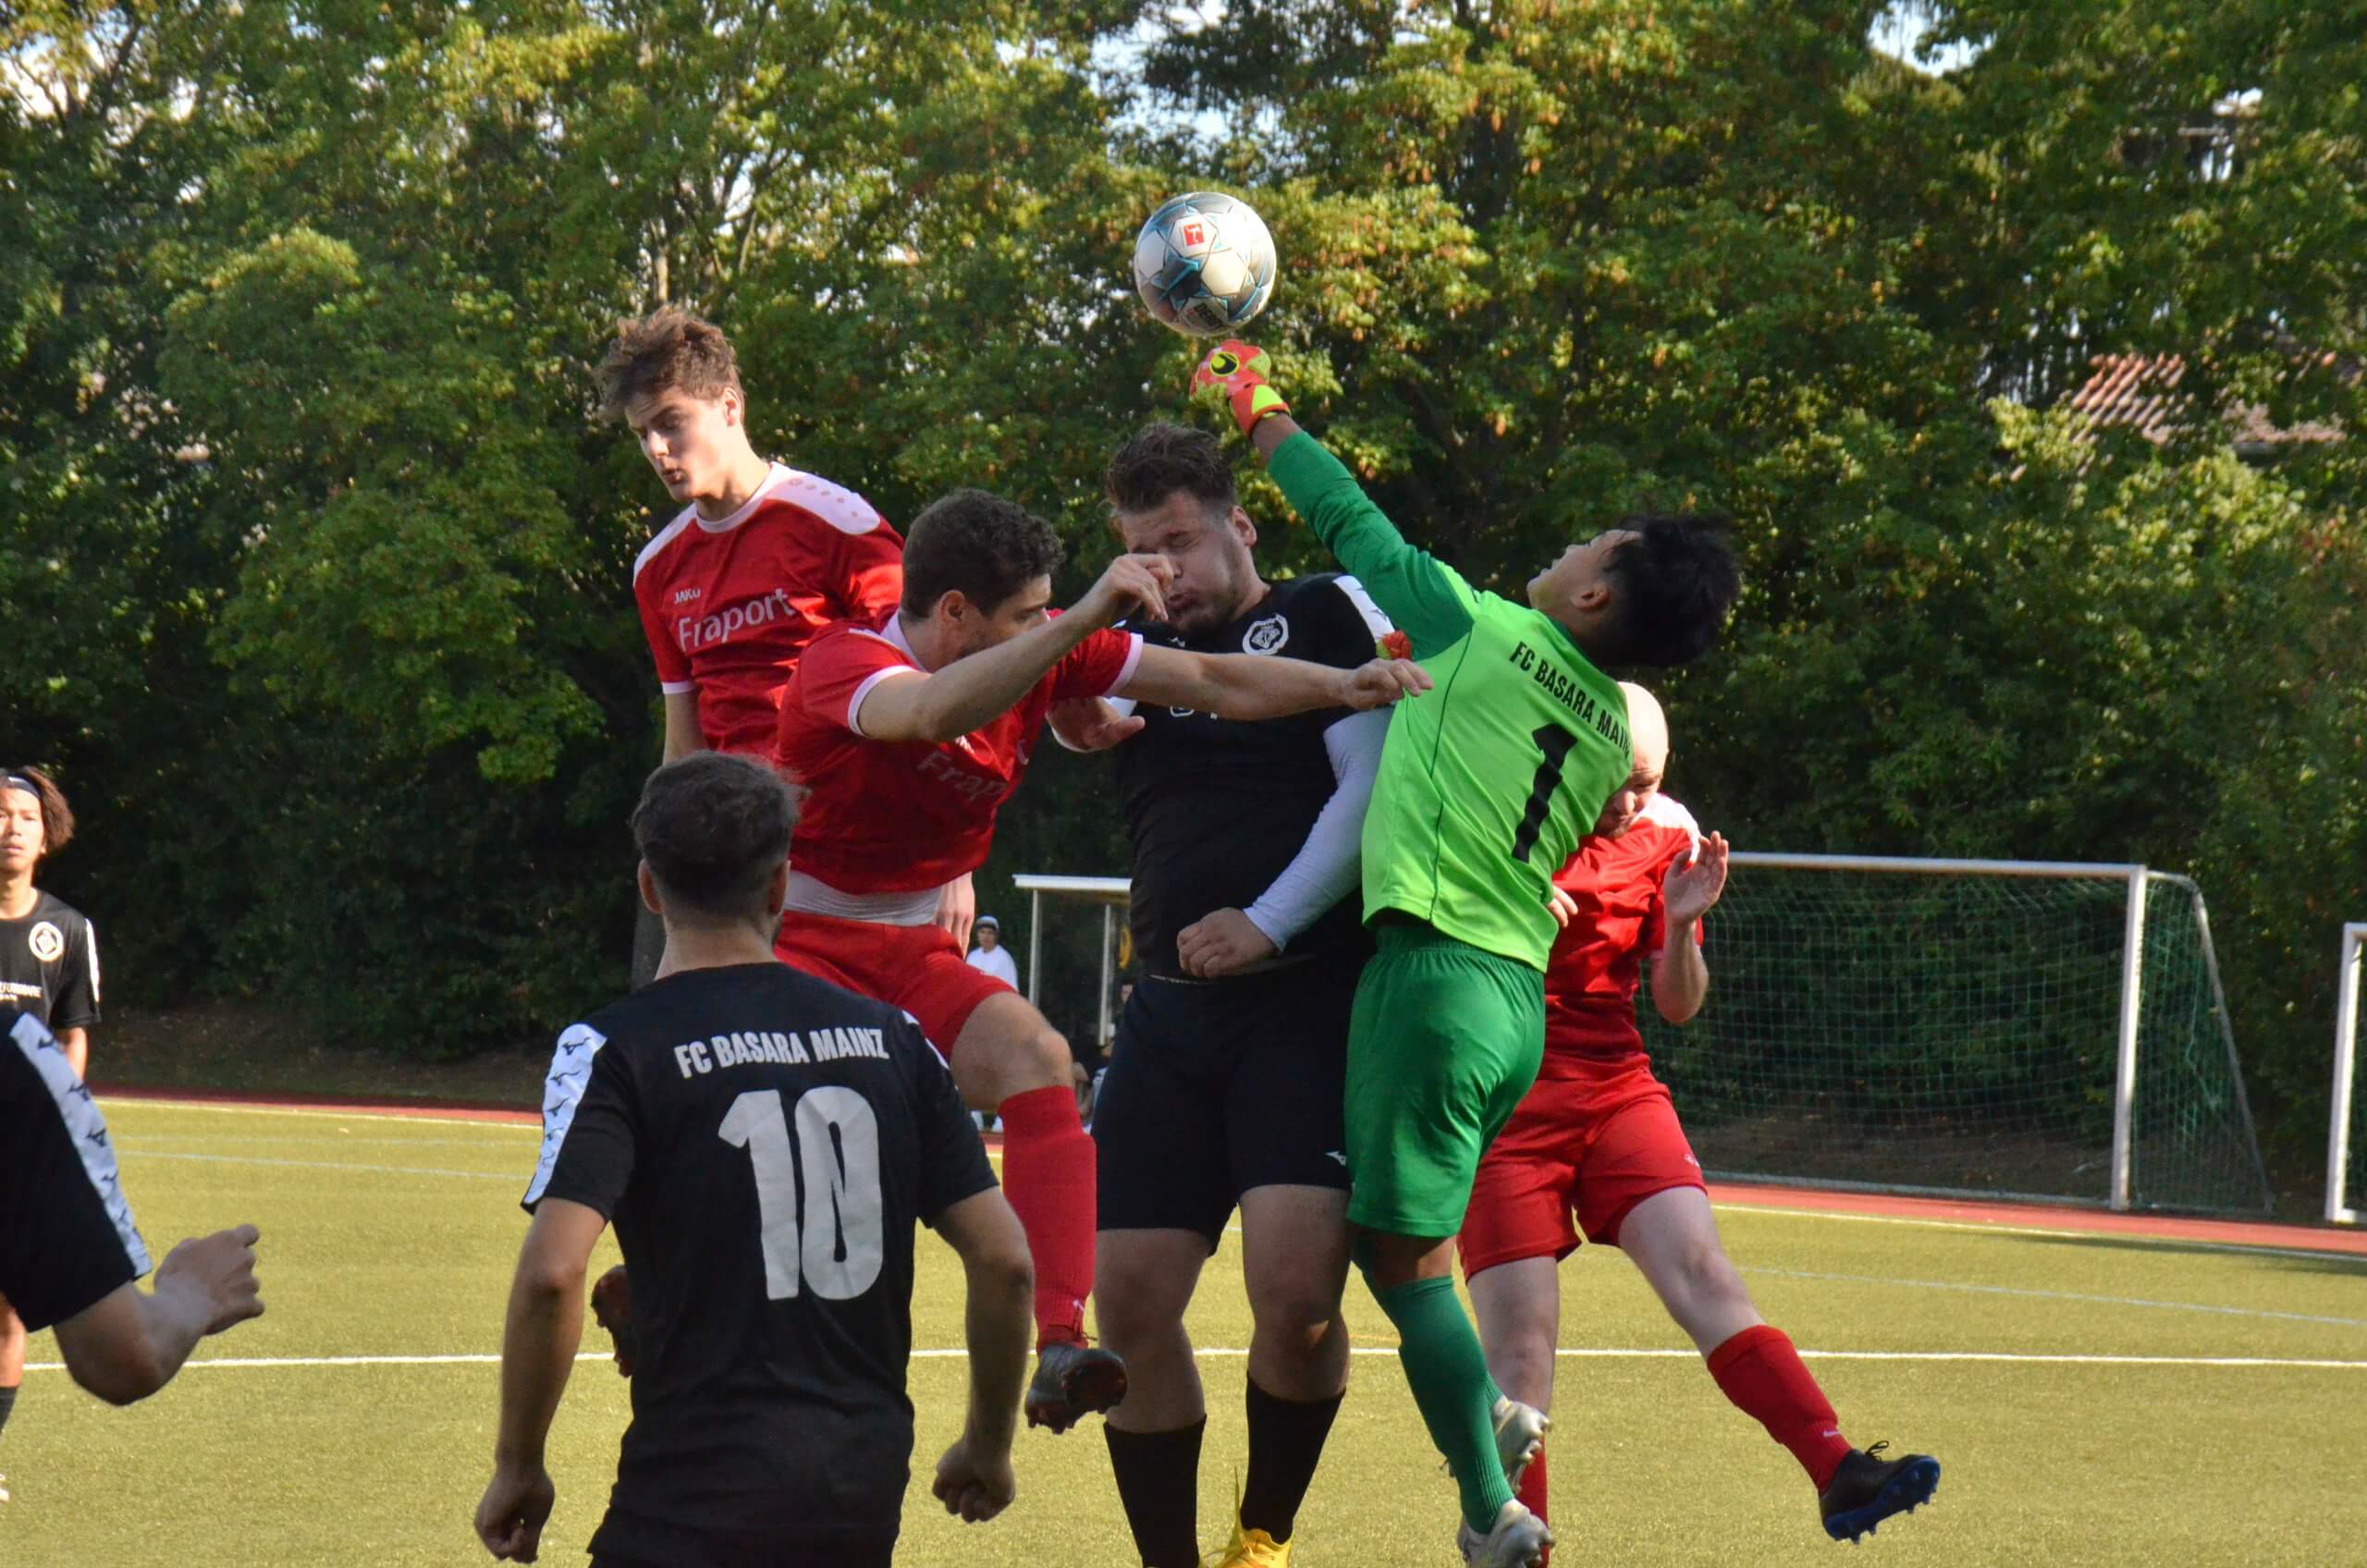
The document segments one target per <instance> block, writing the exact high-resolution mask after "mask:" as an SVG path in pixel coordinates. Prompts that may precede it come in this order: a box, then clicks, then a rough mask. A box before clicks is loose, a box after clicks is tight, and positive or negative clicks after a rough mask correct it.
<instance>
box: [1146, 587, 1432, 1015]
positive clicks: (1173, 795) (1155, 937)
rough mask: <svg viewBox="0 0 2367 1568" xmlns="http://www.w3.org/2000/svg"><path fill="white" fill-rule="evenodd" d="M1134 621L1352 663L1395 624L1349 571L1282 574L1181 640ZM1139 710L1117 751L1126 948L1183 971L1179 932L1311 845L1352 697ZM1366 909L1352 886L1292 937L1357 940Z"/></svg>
mask: <svg viewBox="0 0 2367 1568" xmlns="http://www.w3.org/2000/svg"><path fill="white" fill-rule="evenodd" d="M1140 630H1141V631H1142V634H1143V640H1144V641H1145V642H1146V643H1151V644H1153V645H1155V646H1158V647H1162V648H1181V649H1184V650H1185V651H1187V652H1190V653H1196V654H1240V653H1249V654H1277V655H1286V656H1288V657H1291V658H1296V659H1305V660H1307V661H1308V662H1309V663H1313V664H1328V665H1331V666H1334V667H1336V668H1343V669H1353V668H1355V667H1356V666H1358V665H1361V664H1364V663H1367V662H1368V661H1369V660H1372V659H1374V658H1377V657H1379V656H1380V652H1379V642H1380V637H1381V636H1382V635H1384V634H1385V633H1386V632H1387V631H1389V623H1388V621H1387V620H1386V619H1384V618H1383V617H1382V616H1381V614H1380V611H1379V610H1378V609H1375V608H1373V607H1372V604H1371V601H1370V600H1369V599H1367V598H1366V597H1365V595H1364V590H1363V588H1362V587H1361V586H1359V585H1358V584H1357V582H1356V581H1355V579H1354V578H1352V577H1343V576H1341V575H1339V574H1337V573H1334V572H1324V573H1321V574H1319V575H1318V576H1313V577H1297V578H1292V579H1290V580H1288V581H1286V582H1277V583H1275V584H1274V585H1273V588H1272V590H1271V591H1270V592H1269V593H1268V594H1267V595H1266V596H1265V597H1264V598H1263V599H1260V600H1259V601H1258V602H1257V605H1255V606H1252V607H1251V609H1250V610H1249V613H1247V614H1246V615H1244V616H1242V617H1240V618H1239V619H1235V620H1233V621H1231V622H1229V623H1227V624H1226V625H1223V626H1220V627H1218V628H1216V629H1215V630H1214V631H1208V632H1205V633H1203V634H1201V635H1199V636H1197V637H1194V638H1191V639H1189V640H1186V639H1184V638H1182V637H1179V636H1177V635H1176V634H1175V632H1174V631H1173V630H1172V629H1171V628H1168V627H1165V626H1147V627H1143V628H1141V629H1140ZM1137 711H1138V712H1139V713H1140V714H1141V716H1142V718H1143V721H1144V723H1143V729H1142V732H1141V733H1140V734H1138V735H1136V736H1135V737H1134V739H1133V740H1131V741H1127V742H1126V743H1125V744H1124V745H1123V746H1122V747H1120V748H1119V750H1118V784H1119V789H1120V790H1121V791H1122V794H1123V795H1124V797H1125V803H1126V827H1127V830H1128V832H1129V833H1130V834H1131V835H1132V836H1133V839H1134V907H1133V912H1132V917H1131V918H1132V922H1133V925H1134V952H1135V953H1136V955H1137V956H1138V960H1139V962H1143V963H1144V964H1146V965H1147V966H1148V968H1149V969H1150V971H1151V973H1152V974H1182V973H1183V970H1182V966H1181V965H1180V964H1179V963H1178V962H1177V961H1176V957H1175V937H1176V934H1177V933H1178V932H1180V931H1182V930H1183V929H1184V927H1185V926H1187V925H1191V924H1192V923H1193V922H1195V921H1196V920H1198V919H1200V918H1201V917H1203V916H1204V915H1207V914H1209V913H1213V912H1215V911H1217V910H1220V909H1247V908H1248V907H1249V906H1250V905H1251V904H1253V903H1255V902H1257V897H1258V895H1259V894H1261V893H1263V892H1264V891H1265V890H1266V888H1267V887H1268V885H1269V884H1270V883H1271V882H1272V881H1273V880H1274V878H1275V877H1277V876H1280V875H1282V869H1283V868H1284V867H1285V866H1287V865H1289V864H1291V862H1292V861H1293V860H1294V859H1295V858H1296V857H1297V855H1298V852H1299V850H1300V849H1301V848H1302V847H1304V846H1305V844H1306V837H1307V834H1308V832H1309V830H1310V829H1312V828H1313V827H1314V826H1315V819H1316V817H1317V816H1318V815H1320V814H1321V812H1322V810H1323V806H1324V802H1327V801H1329V800H1330V799H1331V791H1332V790H1333V789H1334V788H1335V787H1336V784H1337V779H1336V778H1335V777H1334V775H1333V773H1332V769H1331V753H1330V752H1329V751H1328V750H1327V749H1326V748H1325V745H1324V741H1323V732H1324V731H1325V730H1327V729H1330V728H1331V726H1332V725H1334V724H1337V723H1338V722H1340V721H1341V720H1342V719H1343V718H1346V717H1349V710H1348V709H1346V708H1320V709H1317V710H1316V711H1314V712H1312V713H1303V714H1296V715H1294V716H1293V717H1288V718H1273V719H1262V720H1257V721H1248V720H1239V719H1226V718H1218V717H1213V716H1211V715H1208V714H1203V713H1195V712H1193V711H1192V710H1190V709H1188V708H1165V707H1155V706H1152V705H1150V704H1144V705H1143V706H1142V707H1141V708H1140V709H1138V710H1137ZM1362 918H1363V910H1362V907H1361V904H1360V900H1358V899H1357V897H1356V896H1355V894H1354V893H1353V892H1351V893H1350V894H1349V895H1348V896H1347V897H1346V898H1343V899H1342V900H1340V901H1339V902H1338V903H1337V904H1334V905H1333V906H1332V907H1331V910H1330V911H1329V912H1327V913H1325V914H1324V915H1323V916H1322V917H1321V918H1320V919H1318V921H1316V923H1315V924H1314V925H1311V926H1309V927H1308V928H1307V929H1306V930H1305V931H1304V932H1302V933H1300V934H1299V936H1298V937H1296V938H1295V939H1294V941H1293V942H1292V943H1291V946H1290V950H1291V951H1292V952H1293V953H1303V954H1310V955H1317V956H1325V955H1342V954H1346V953H1351V952H1354V953H1362V952H1363V951H1364V950H1365V946H1364V944H1365V940H1366V938H1365V937H1364V934H1363V930H1362Z"/></svg>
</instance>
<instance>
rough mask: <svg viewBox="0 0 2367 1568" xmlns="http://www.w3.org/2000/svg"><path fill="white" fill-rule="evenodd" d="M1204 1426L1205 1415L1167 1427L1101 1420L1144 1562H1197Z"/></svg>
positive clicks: (1185, 1567)
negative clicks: (1131, 1428) (1132, 1427)
mask: <svg viewBox="0 0 2367 1568" xmlns="http://www.w3.org/2000/svg"><path fill="white" fill-rule="evenodd" d="M1207 1431H1208V1417H1207V1416H1205V1415H1203V1416H1201V1417H1200V1418H1199V1419H1198V1420H1197V1421H1195V1422H1193V1423H1192V1424H1191V1425H1190V1426H1188V1427H1175V1428H1174V1429H1173V1430H1171V1431H1166V1432H1122V1431H1120V1430H1119V1429H1118V1428H1117V1427H1112V1426H1110V1424H1109V1423H1108V1422H1106V1421H1105V1422H1103V1423H1102V1424H1101V1435H1102V1436H1103V1437H1105V1438H1107V1439H1109V1441H1110V1469H1111V1470H1112V1471H1113V1472H1115V1473H1116V1475H1117V1477H1118V1501H1120V1502H1122V1503H1123V1504H1125V1507H1126V1523H1127V1525H1129V1526H1131V1527H1132V1528H1133V1530H1134V1550H1137V1551H1139V1552H1141V1553H1142V1557H1143V1568H1200V1438H1201V1436H1202V1435H1203V1434H1204V1433H1206V1432H1207Z"/></svg>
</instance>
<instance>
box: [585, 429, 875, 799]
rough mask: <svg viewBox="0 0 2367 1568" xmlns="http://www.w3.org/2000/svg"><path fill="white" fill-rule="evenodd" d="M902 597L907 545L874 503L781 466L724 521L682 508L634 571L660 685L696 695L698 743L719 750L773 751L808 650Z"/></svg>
mask: <svg viewBox="0 0 2367 1568" xmlns="http://www.w3.org/2000/svg"><path fill="white" fill-rule="evenodd" d="M903 591H904V542H903V540H902V539H901V538H900V537H898V535H897V533H896V531H895V530H894V529H892V528H890V527H889V526H888V521H887V520H886V519H885V518H883V517H881V516H880V515H879V513H878V512H877V511H876V510H875V509H873V508H872V505H871V503H870V502H868V501H866V500H865V499H864V498H863V497H862V496H858V495H856V494H855V493H854V492H853V491H852V490H848V489H844V488H842V487H840V486H839V485H836V484H831V483H830V482H829V481H828V480H827V479H816V477H815V476H814V475H812V474H810V473H800V472H797V471H796V470H795V469H793V468H784V467H783V466H781V465H780V464H779V463H775V464H773V471H772V476H771V477H770V478H768V479H767V480H766V481H765V483H764V484H762V485H760V486H758V487H757V490H756V493H755V494H754V496H749V497H748V501H747V504H746V505H744V506H742V508H740V509H739V510H737V511H735V512H733V513H732V514H731V515H730V517H727V518H725V519H723V520H722V521H720V522H709V521H706V520H705V519H704V518H702V517H700V516H699V515H698V508H696V507H686V508H683V510H682V514H681V516H680V517H677V518H676V519H675V520H674V521H671V522H669V523H668V524H667V525H666V526H665V527H664V528H662V529H660V530H659V531H658V533H657V537H656V538H655V539H652V540H651V541H650V542H649V544H648V546H647V547H646V548H644V550H643V551H642V552H641V557H640V558H639V559H638V560H636V561H634V562H633V563H632V596H633V602H634V603H635V604H636V605H637V606H639V607H640V609H641V630H642V633H643V635H644V636H646V637H647V638H648V639H649V651H650V653H651V654H653V655H656V660H657V682H658V686H659V687H660V689H661V690H664V691H667V692H697V693H698V696H699V740H700V741H701V742H702V743H704V744H705V745H706V746H707V747H708V748H709V749H711V750H714V751H718V752H758V753H761V752H763V751H764V750H765V748H767V747H768V746H770V745H771V744H772V741H773V731H774V729H775V728H776V727H777V725H778V723H779V711H780V695H781V690H782V688H783V687H785V686H787V685H788V684H789V677H790V673H791V671H792V670H794V669H795V668H797V656H798V655H799V654H800V653H802V652H803V650H804V647H805V644H806V643H810V642H812V641H813V640H814V636H815V634H816V632H818V631H821V629H822V628H823V627H825V626H828V625H829V624H830V623H831V622H832V621H837V620H867V619H871V618H873V617H874V616H876V615H877V614H878V613H879V612H880V611H881V610H885V609H892V608H894V607H895V605H896V601H897V599H898V598H899V597H901V595H902V594H903Z"/></svg>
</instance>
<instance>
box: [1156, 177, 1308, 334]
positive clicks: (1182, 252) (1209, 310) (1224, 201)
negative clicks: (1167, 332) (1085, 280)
mask: <svg viewBox="0 0 2367 1568" xmlns="http://www.w3.org/2000/svg"><path fill="white" fill-rule="evenodd" d="M1134 288H1136V289H1137V290H1139V291H1140V292H1141V294H1142V297H1143V303H1144V304H1145V305H1147V306H1148V307H1149V309H1150V313H1151V314H1152V315H1155V316H1157V317H1158V318H1159V320H1160V321H1161V322H1162V323H1164V324H1166V325H1169V326H1171V327H1173V328H1174V329H1175V330H1176V331H1178V332H1181V333H1184V334H1185V335H1187V336H1189V337H1223V336H1224V335H1225V334H1226V333H1229V332H1232V331H1233V330H1235V329H1236V328H1238V327H1241V326H1243V325H1246V324H1247V323H1248V322H1249V321H1250V319H1251V318H1252V317H1254V316H1256V315H1257V312H1260V311H1262V310H1264V309H1265V308H1266V301H1268V300H1270V299H1272V298H1273V297H1274V237H1273V236H1272V235H1270V234H1269V233H1267V232H1266V224H1265V220H1264V219H1262V218H1260V217H1259V216H1258V215H1257V214H1256V213H1254V212H1252V211H1251V210H1250V207H1249V203H1248V202H1240V201H1235V200H1234V199H1233V197H1231V196H1227V195H1224V194H1222V193H1220V192H1218V191H1214V190H1195V191H1194V192H1192V193H1191V194H1190V195H1188V196H1178V197H1176V198H1175V200H1173V201H1172V202H1168V203H1167V204H1166V205H1165V206H1163V207H1161V208H1159V211H1157V212H1155V213H1153V214H1151V215H1150V221H1149V222H1148V223H1147V224H1145V225H1143V231H1142V233H1141V234H1140V235H1138V236H1137V237H1136V238H1135V239H1134Z"/></svg>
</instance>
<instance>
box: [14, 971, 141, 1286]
mask: <svg viewBox="0 0 2367 1568" xmlns="http://www.w3.org/2000/svg"><path fill="white" fill-rule="evenodd" d="M146 1272H148V1253H147V1249H146V1248H144V1247H142V1246H141V1244H140V1231H138V1229H137V1228H135V1227H134V1226H133V1224H132V1222H131V1207H130V1205H129V1204H128V1203H126V1202H125V1201H124V1196H123V1187H122V1185H121V1183H120V1182H117V1179H116V1169H115V1145H114V1144H113V1143H112V1142H111V1141H110V1140H109V1139H108V1137H107V1124H106V1121H105V1120H104V1118H102V1117H101V1116H100V1115H99V1108H98V1107H97V1106H96V1105H95V1104H93V1103H92V1099H91V1091H90V1090H89V1089H88V1088H86V1087H85V1086H84V1085H83V1083H82V1081H81V1080H80V1078H77V1077H75V1076H74V1070H73V1068H71V1067H69V1066H67V1062H66V1052H65V1050H64V1049H63V1048H62V1047H59V1045H58V1044H57V1042H56V1040H55V1038H53V1037H52V1036H51V1035H50V1033H49V1031H48V1030H47V1029H44V1028H43V1027H42V1023H41V1020H40V1019H38V1018H35V1017H34V1016H33V1015H32V1014H31V1013H30V1012H26V1011H18V1010H15V1009H10V1008H7V1007H0V1295H5V1296H6V1297H7V1298H8V1304H9V1305H11V1306H13V1307H15V1308H16V1309H17V1316H18V1317H21V1318H23V1319H24V1320H25V1327H26V1328H28V1329H46V1328H48V1327H49V1326H50V1325H51V1324H53V1323H56V1322H59V1321H61V1320H63V1319H65V1318H68V1317H73V1316H74V1315H75V1314H77V1313H79V1312H80V1311H82V1310H83V1309H84V1308H85V1307H88V1306H90V1305H92V1304H94V1303H96V1302H97V1301H98V1300H99V1299H100V1298H101V1297H103V1296H105V1295H107V1294H109V1293H110V1292H113V1291H115V1290H116V1289H117V1287H118V1286H121V1285H127V1284H129V1283H130V1282H131V1281H132V1280H137V1279H138V1278H140V1276H141V1275H142V1274H145V1273H146Z"/></svg>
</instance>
